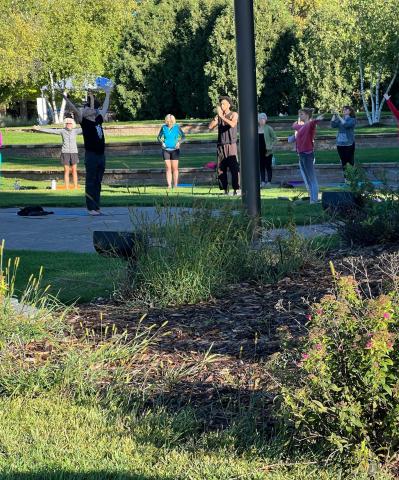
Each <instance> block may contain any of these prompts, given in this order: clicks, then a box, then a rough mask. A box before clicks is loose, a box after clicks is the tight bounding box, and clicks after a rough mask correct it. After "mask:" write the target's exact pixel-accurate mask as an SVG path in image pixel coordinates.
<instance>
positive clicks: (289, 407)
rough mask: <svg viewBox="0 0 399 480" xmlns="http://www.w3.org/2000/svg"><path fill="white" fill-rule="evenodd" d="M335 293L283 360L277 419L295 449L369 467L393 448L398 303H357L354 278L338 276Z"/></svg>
mask: <svg viewBox="0 0 399 480" xmlns="http://www.w3.org/2000/svg"><path fill="white" fill-rule="evenodd" d="M335 287H336V289H335V293H334V294H331V295H327V296H325V297H324V298H323V299H322V300H321V301H320V303H318V304H316V305H314V306H313V307H312V312H311V315H309V317H308V318H309V323H308V333H307V335H306V336H305V337H304V338H302V339H301V340H300V345H299V347H297V348H295V349H293V350H287V351H285V352H284V354H283V355H282V357H281V358H282V359H283V358H284V359H285V362H286V363H284V366H285V367H286V368H287V370H286V372H288V374H287V375H286V376H285V379H284V380H283V381H282V382H283V386H282V389H281V405H280V410H279V414H280V415H281V416H282V417H283V419H284V420H285V422H286V423H288V425H289V426H290V427H291V428H293V429H294V430H295V438H297V439H299V440H300V442H304V443H307V444H309V443H310V444H313V445H317V446H318V447H321V448H323V449H326V450H327V451H328V452H329V453H330V454H331V458H333V457H334V456H340V457H341V459H344V460H348V459H349V461H353V462H354V463H360V464H362V463H364V464H366V465H368V464H369V462H370V461H371V460H373V459H375V458H376V457H378V458H379V459H380V460H381V459H387V458H389V456H390V455H391V454H392V453H393V452H395V451H396V450H397V448H398V446H399V427H398V425H399V376H398V371H399V346H398V345H397V336H398V330H399V328H398V314H399V302H398V296H397V293H396V292H392V293H390V294H388V295H382V294H381V295H379V296H378V297H376V298H363V297H362V296H361V294H360V290H359V288H358V285H357V283H356V281H355V280H354V279H353V278H352V277H339V276H336V277H335ZM280 367H281V365H280Z"/></svg>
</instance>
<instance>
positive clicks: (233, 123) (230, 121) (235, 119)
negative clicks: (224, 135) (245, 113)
mask: <svg viewBox="0 0 399 480" xmlns="http://www.w3.org/2000/svg"><path fill="white" fill-rule="evenodd" d="M218 117H219V118H220V119H221V120H223V122H224V123H227V125H229V126H230V127H231V128H234V127H236V126H237V123H238V113H237V112H233V116H232V117H231V118H230V119H229V118H227V117H226V116H225V115H224V114H223V111H222V109H221V108H220V107H218Z"/></svg>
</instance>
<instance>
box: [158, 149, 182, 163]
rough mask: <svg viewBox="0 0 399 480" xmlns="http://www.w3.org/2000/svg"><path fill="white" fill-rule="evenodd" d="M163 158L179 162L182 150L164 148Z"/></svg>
mask: <svg viewBox="0 0 399 480" xmlns="http://www.w3.org/2000/svg"><path fill="white" fill-rule="evenodd" d="M162 156H163V159H164V160H179V156H180V149H179V148H177V149H176V150H165V149H164V148H163V149H162Z"/></svg>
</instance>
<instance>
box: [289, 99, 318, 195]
mask: <svg viewBox="0 0 399 480" xmlns="http://www.w3.org/2000/svg"><path fill="white" fill-rule="evenodd" d="M298 116H299V119H298V121H297V122H295V123H294V124H293V125H292V128H293V129H294V130H295V140H296V151H297V152H298V156H299V169H300V171H301V174H302V177H303V180H304V182H305V185H306V188H307V190H308V192H309V196H310V203H311V204H313V203H317V202H318V199H319V185H318V183H317V178H316V171H315V168H314V160H315V158H314V138H315V135H316V125H317V123H318V122H319V121H320V120H323V115H319V116H318V117H317V118H316V119H315V120H313V119H312V116H313V109H311V108H301V109H300V110H299V111H298Z"/></svg>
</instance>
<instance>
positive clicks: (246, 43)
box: [234, 0, 260, 217]
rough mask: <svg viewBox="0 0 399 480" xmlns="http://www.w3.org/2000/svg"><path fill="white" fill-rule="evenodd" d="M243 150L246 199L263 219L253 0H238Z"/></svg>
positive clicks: (250, 209)
mask: <svg viewBox="0 0 399 480" xmlns="http://www.w3.org/2000/svg"><path fill="white" fill-rule="evenodd" d="M234 10H235V24H236V45H237V47H236V48H237V78H238V101H239V115H240V116H239V125H240V127H239V128H240V151H241V166H242V169H241V170H242V171H241V190H242V199H243V203H244V206H245V208H246V209H247V211H248V214H249V215H250V216H251V217H260V189H259V180H260V179H259V160H258V156H259V146H258V118H257V96H256V70H255V32H254V7H253V0H234Z"/></svg>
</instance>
